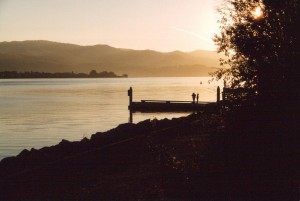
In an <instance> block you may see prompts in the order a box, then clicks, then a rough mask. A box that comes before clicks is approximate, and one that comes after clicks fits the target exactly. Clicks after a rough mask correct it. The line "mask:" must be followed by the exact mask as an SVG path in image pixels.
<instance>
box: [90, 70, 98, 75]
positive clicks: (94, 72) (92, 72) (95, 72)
mask: <svg viewBox="0 0 300 201" xmlns="http://www.w3.org/2000/svg"><path fill="white" fill-rule="evenodd" d="M89 76H90V77H97V76H98V73H97V71H96V70H91V71H90V73H89Z"/></svg>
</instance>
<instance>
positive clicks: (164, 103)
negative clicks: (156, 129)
mask: <svg viewBox="0 0 300 201" xmlns="http://www.w3.org/2000/svg"><path fill="white" fill-rule="evenodd" d="M128 96H129V106H128V109H129V110H130V112H210V113H212V112H218V111H219V103H220V88H219V87H218V89H217V101H216V102H202V101H199V102H193V101H175V100H141V101H140V102H133V101H132V97H133V90H132V88H131V87H130V89H129V90H128Z"/></svg>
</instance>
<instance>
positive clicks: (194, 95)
mask: <svg viewBox="0 0 300 201" xmlns="http://www.w3.org/2000/svg"><path fill="white" fill-rule="evenodd" d="M192 98H193V103H195V98H196V94H195V93H192Z"/></svg>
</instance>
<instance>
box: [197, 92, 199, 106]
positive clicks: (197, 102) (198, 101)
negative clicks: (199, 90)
mask: <svg viewBox="0 0 300 201" xmlns="http://www.w3.org/2000/svg"><path fill="white" fill-rule="evenodd" d="M198 103H199V94H197V104H198Z"/></svg>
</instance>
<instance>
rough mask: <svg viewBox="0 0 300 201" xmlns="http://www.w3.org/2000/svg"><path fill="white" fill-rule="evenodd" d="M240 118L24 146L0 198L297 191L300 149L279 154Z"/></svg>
mask: <svg viewBox="0 0 300 201" xmlns="http://www.w3.org/2000/svg"><path fill="white" fill-rule="evenodd" d="M236 120H237V118H228V117H225V116H222V115H217V114H199V115H196V114H193V115H190V116H188V117H182V118H176V119H175V118H174V119H172V120H168V119H164V120H152V121H150V120H146V121H143V122H140V123H137V124H129V123H128V124H122V125H119V126H118V127H116V128H114V129H112V130H109V131H107V132H103V133H96V134H94V135H92V136H91V138H90V139H87V138H84V139H83V140H81V141H79V142H69V141H66V140H62V141H61V142H60V143H59V144H58V145H55V146H52V147H44V148H42V149H40V150H36V149H31V150H30V151H28V150H23V151H22V152H21V153H20V154H19V155H18V156H16V157H9V158H5V159H3V160H2V161H1V162H0V200H240V199H242V200H259V198H266V196H267V197H269V198H270V197H272V198H275V197H276V198H282V196H286V195H287V194H289V196H290V198H295V197H296V196H298V192H297V190H295V189H296V188H295V186H297V185H298V179H296V180H295V178H296V177H295V175H297V174H298V171H294V172H291V171H290V170H291V168H288V167H287V166H289V165H293V167H294V166H295V164H287V163H283V162H284V161H286V156H287V155H288V156H289V158H293V160H297V163H298V159H299V156H296V154H297V153H296V152H293V155H291V152H289V153H285V154H282V153H281V152H280V154H276V152H274V150H270V149H271V148H272V147H271V146H269V144H268V143H266V144H264V145H262V144H261V143H262V142H264V141H265V140H267V141H268V142H270V143H272V146H274V143H279V144H280V142H279V141H278V142H277V141H276V140H277V139H278V138H271V139H270V136H268V137H267V136H266V137H265V138H264V137H262V136H260V137H259V135H260V134H261V133H257V135H253V133H255V132H256V130H255V129H256V128H253V129H254V130H249V129H247V125H243V128H244V130H241V129H240V128H241V127H240V126H241V125H240V122H237V121H236ZM240 121H241V122H249V119H247V120H245V119H243V120H240ZM233 122H234V123H233ZM236 123H237V125H236ZM252 123H253V122H252ZM236 127H237V128H238V129H236ZM238 130H239V131H238ZM236 131H238V134H237V133H236ZM241 134H242V135H241ZM250 134H251V136H250ZM266 138H268V139H266ZM280 139H283V138H280ZM273 141H274V143H273ZM279 144H276V145H278V146H279ZM277 148H278V147H277ZM277 148H276V149H277ZM268 151H269V152H268ZM272 154H273V155H274V157H275V156H276V161H274V159H275V158H273V155H272ZM288 161H290V160H288ZM274 165H275V166H274ZM276 165H277V166H278V167H277V166H276ZM272 168H273V169H272ZM292 177H293V179H294V180H293V179H291V178H292ZM275 184H276V185H275ZM262 187H263V188H262ZM280 195H282V196H281V197H280ZM273 196H274V197H273ZM284 198H286V197H284ZM285 200H291V199H285Z"/></svg>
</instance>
